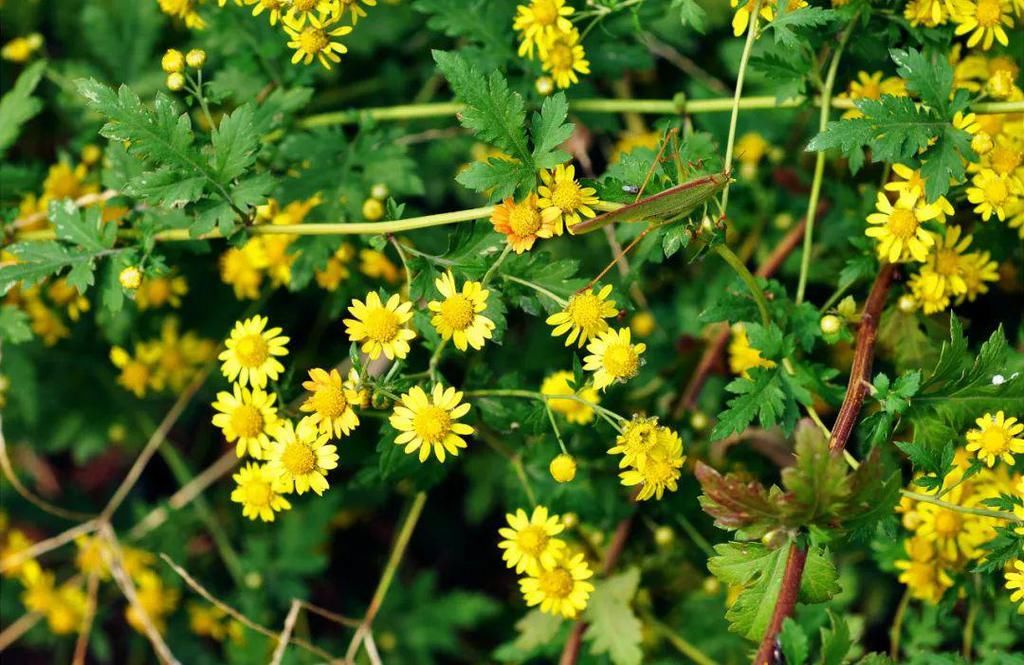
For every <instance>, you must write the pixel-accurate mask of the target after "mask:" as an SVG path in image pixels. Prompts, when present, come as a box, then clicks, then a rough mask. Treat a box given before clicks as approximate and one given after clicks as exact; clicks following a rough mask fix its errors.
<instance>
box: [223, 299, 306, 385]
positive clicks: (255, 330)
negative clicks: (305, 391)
mask: <svg viewBox="0 0 1024 665" xmlns="http://www.w3.org/2000/svg"><path fill="white" fill-rule="evenodd" d="M267 321H268V319H267V317H265V316H258V315H257V316H253V317H251V318H248V319H246V320H245V321H237V322H236V323H235V327H234V328H233V329H232V330H231V336H230V337H228V339H227V340H226V341H225V342H224V346H225V347H227V348H226V349H225V350H224V351H222V352H221V354H220V355H219V356H217V357H218V359H219V360H221V361H223V365H222V366H221V371H222V372H223V373H224V376H225V377H227V380H228V381H234V380H236V379H237V380H238V383H239V384H241V385H242V386H246V385H249V386H252V387H253V388H266V387H267V380H268V379H269V380H271V381H276V380H277V377H278V376H280V374H281V372H283V371H284V365H282V364H281V361H279V360H278V359H277V357H278V356H286V355H288V348H287V347H286V346H285V345H286V344H288V338H287V337H285V336H283V335H282V334H281V329H280V328H269V329H268V328H267Z"/></svg>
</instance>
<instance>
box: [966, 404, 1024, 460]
mask: <svg viewBox="0 0 1024 665" xmlns="http://www.w3.org/2000/svg"><path fill="white" fill-rule="evenodd" d="M974 422H975V424H977V425H978V429H972V430H970V431H968V432H967V450H968V452H972V453H974V454H975V455H977V456H978V459H979V460H981V462H982V463H983V464H985V465H987V466H988V467H990V468H991V467H992V466H995V463H996V462H997V461H999V460H1002V461H1003V463H1004V464H1008V465H1010V466H1013V464H1014V459H1013V456H1014V455H1015V454H1018V455H1019V454H1021V453H1024V438H1022V437H1020V436H1019V434H1020V433H1021V432H1024V423H1018V422H1017V419H1016V418H1007V417H1006V416H1005V414H1004V413H1003V412H1002V411H997V412H996V414H995V415H992V414H991V413H986V414H985V415H984V416H982V417H981V418H978V419H977V420H976V421H974Z"/></svg>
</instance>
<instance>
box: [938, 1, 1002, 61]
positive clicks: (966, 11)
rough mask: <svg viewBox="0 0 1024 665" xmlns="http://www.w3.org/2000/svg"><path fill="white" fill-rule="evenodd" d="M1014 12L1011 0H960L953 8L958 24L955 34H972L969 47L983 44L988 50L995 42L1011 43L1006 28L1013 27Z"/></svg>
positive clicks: (968, 40) (968, 42)
mask: <svg viewBox="0 0 1024 665" xmlns="http://www.w3.org/2000/svg"><path fill="white" fill-rule="evenodd" d="M1012 13H1013V10H1012V9H1011V7H1010V0H977V2H974V1H972V0H958V1H957V2H956V3H955V4H954V8H953V22H954V23H956V24H957V26H956V32H955V34H957V35H966V34H970V37H968V38H967V48H973V47H974V46H977V45H978V44H981V48H982V49H984V50H985V51H987V50H989V49H990V48H992V43H993V42H999V43H1000V44H1002V45H1003V46H1006V45H1008V44H1009V43H1010V42H1009V39H1008V37H1007V35H1006V28H1012V27H1013V18H1011V14H1012Z"/></svg>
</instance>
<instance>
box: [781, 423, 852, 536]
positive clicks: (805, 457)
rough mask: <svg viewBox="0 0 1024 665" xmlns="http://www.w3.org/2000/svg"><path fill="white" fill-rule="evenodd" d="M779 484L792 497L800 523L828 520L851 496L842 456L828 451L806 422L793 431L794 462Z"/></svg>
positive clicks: (785, 470) (783, 471)
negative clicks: (794, 435) (798, 513)
mask: <svg viewBox="0 0 1024 665" xmlns="http://www.w3.org/2000/svg"><path fill="white" fill-rule="evenodd" d="M782 484H783V486H785V488H786V489H787V490H789V492H790V493H791V494H792V497H793V500H792V504H794V506H793V508H792V509H793V510H799V512H800V513H801V515H800V517H799V518H798V519H799V521H800V522H802V523H803V524H814V523H819V522H820V521H822V520H826V521H827V520H830V519H831V518H832V517H833V516H834V515H836V514H837V513H839V512H840V511H841V510H842V508H843V507H844V505H845V501H846V499H847V497H849V495H850V490H851V487H850V478H849V475H848V473H847V467H846V462H845V460H843V458H842V456H841V455H833V454H832V453H831V452H830V451H829V447H828V440H827V439H826V438H825V436H824V435H823V434H822V433H821V431H820V430H819V429H818V428H817V427H816V426H814V425H812V424H810V423H809V422H807V421H804V424H803V425H801V426H800V427H797V430H796V460H795V463H794V464H793V465H792V466H789V467H786V468H785V469H783V470H782Z"/></svg>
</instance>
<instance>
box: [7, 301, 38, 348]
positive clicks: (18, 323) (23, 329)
mask: <svg viewBox="0 0 1024 665" xmlns="http://www.w3.org/2000/svg"><path fill="white" fill-rule="evenodd" d="M30 339H32V329H31V328H30V327H29V325H28V314H27V313H26V312H25V311H23V310H22V309H20V308H18V307H15V306H14V305H3V306H0V340H3V341H5V342H9V343H11V344H21V343H22V342H27V341H28V340H30Z"/></svg>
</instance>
